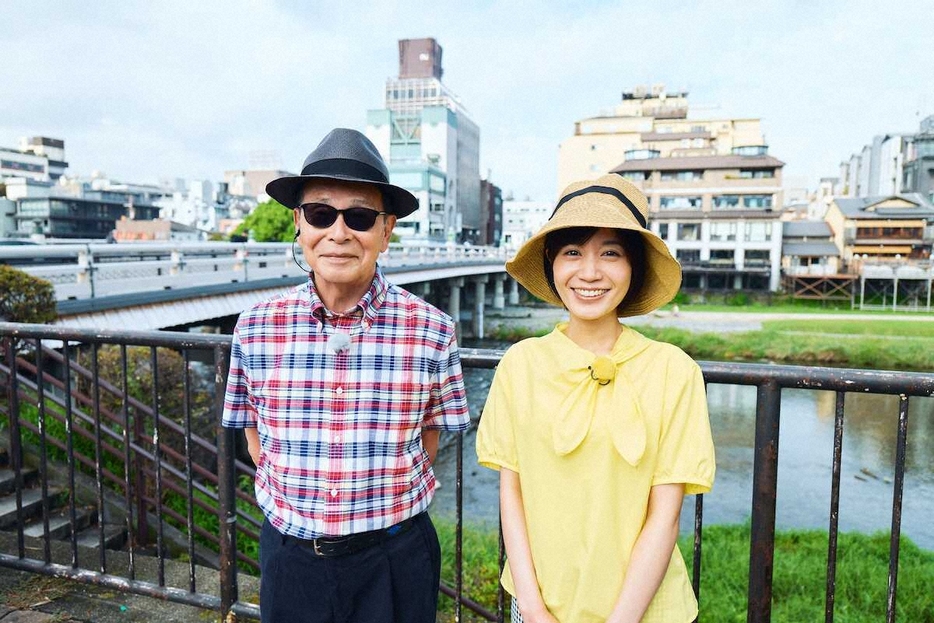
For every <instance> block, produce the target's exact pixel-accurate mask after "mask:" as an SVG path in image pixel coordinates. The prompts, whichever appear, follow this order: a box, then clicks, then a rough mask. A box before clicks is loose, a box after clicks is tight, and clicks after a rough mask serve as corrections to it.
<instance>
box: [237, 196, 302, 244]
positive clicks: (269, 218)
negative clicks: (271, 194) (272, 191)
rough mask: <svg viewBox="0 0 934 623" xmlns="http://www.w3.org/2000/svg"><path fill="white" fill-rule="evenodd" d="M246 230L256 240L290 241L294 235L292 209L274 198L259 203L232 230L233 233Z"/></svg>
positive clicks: (239, 233) (242, 233)
mask: <svg viewBox="0 0 934 623" xmlns="http://www.w3.org/2000/svg"><path fill="white" fill-rule="evenodd" d="M248 232H249V233H250V234H252V238H253V240H255V241H256V242H291V241H292V238H293V237H294V236H295V223H294V221H293V220H292V210H290V209H289V208H287V207H285V206H284V205H282V204H281V203H279V202H278V201H276V200H275V199H270V200H269V201H266V202H265V203H261V204H259V205H258V206H256V207H255V208H253V211H252V212H250V214H249V215H247V217H246V218H245V219H244V220H243V222H242V223H240V225H239V226H238V227H237V229H235V230H234V235H244V234H246V233H248Z"/></svg>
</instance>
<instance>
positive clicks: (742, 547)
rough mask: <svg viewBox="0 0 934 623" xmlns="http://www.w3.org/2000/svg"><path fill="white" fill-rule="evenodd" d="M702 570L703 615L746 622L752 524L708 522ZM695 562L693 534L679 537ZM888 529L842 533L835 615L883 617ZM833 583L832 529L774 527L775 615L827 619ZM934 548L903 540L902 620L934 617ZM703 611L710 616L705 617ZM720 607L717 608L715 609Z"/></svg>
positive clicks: (858, 620)
mask: <svg viewBox="0 0 934 623" xmlns="http://www.w3.org/2000/svg"><path fill="white" fill-rule="evenodd" d="M703 543H704V550H703V551H704V553H703V568H702V571H701V603H700V610H701V619H702V620H703V619H705V618H711V617H712V618H713V619H715V620H717V621H725V622H736V623H742V622H744V621H746V598H747V597H746V593H747V590H748V585H749V584H748V583H749V525H748V524H746V525H743V526H705V527H704V541H703ZM679 545H680V548H681V552H682V554H683V555H684V557H685V560H690V556H691V548H692V545H693V538H692V537H685V538H682V539H681V540H680V542H679ZM888 568H889V535H888V534H886V533H877V534H872V535H865V534H853V533H844V534H841V535H840V536H839V543H838V548H837V576H836V592H835V598H836V603H835V608H834V614H835V615H836V620H838V621H846V622H847V623H869V622H870V621H881V620H885V606H886V588H887V581H888ZM826 582H827V534H826V533H825V532H822V531H817V530H788V531H780V532H778V533H776V538H775V555H774V572H773V584H772V621H774V622H775V623H797V622H798V621H822V620H823V619H824V596H825V591H826ZM932 582H934V552H928V551H924V550H921V549H919V548H918V547H917V546H916V545H914V544H913V543H912V542H911V541H909V540H908V539H906V538H903V539H902V540H901V549H900V554H899V573H898V601H897V614H898V617H897V620H898V621H905V622H908V621H934V600H931V599H930V590H931V589H930V586H931V584H932ZM705 613H710V614H707V616H706V617H705V616H704V614H705ZM713 613H716V614H713Z"/></svg>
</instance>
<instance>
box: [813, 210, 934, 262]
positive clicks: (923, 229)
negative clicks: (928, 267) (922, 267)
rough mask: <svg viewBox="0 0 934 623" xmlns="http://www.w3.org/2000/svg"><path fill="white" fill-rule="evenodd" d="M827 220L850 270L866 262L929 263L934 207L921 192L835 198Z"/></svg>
mask: <svg viewBox="0 0 934 623" xmlns="http://www.w3.org/2000/svg"><path fill="white" fill-rule="evenodd" d="M825 220H826V221H827V223H828V224H829V225H830V227H831V229H832V230H833V240H834V244H835V245H836V246H837V249H838V250H839V251H840V254H841V255H842V257H843V261H844V262H846V263H847V264H850V270H851V271H857V272H858V270H859V269H860V268H861V264H864V263H866V262H873V263H878V262H892V261H899V262H919V261H923V260H929V259H930V257H931V247H932V243H934V205H931V203H930V202H928V201H927V200H926V199H925V198H924V197H923V196H922V195H920V194H918V193H902V194H895V195H888V196H880V197H835V198H834V200H833V202H831V204H830V207H829V208H828V210H827V214H826V216H825Z"/></svg>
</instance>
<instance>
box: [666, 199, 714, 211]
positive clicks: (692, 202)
mask: <svg viewBox="0 0 934 623" xmlns="http://www.w3.org/2000/svg"><path fill="white" fill-rule="evenodd" d="M702 202H703V200H702V199H701V198H700V197H662V198H661V200H660V201H659V207H660V208H661V209H662V210H700V209H701V204H702Z"/></svg>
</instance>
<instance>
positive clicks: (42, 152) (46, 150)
mask: <svg viewBox="0 0 934 623" xmlns="http://www.w3.org/2000/svg"><path fill="white" fill-rule="evenodd" d="M19 149H20V151H21V152H23V153H29V154H35V155H37V156H40V157H43V158H45V159H46V160H47V161H48V168H47V170H48V176H49V179H51V180H52V181H53V182H54V181H56V180H58V178H60V177H61V176H62V175H64V174H65V169H67V168H68V163H67V162H66V161H65V141H63V140H62V139H60V138H49V137H47V136H30V137H23V138H21V139H19Z"/></svg>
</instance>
